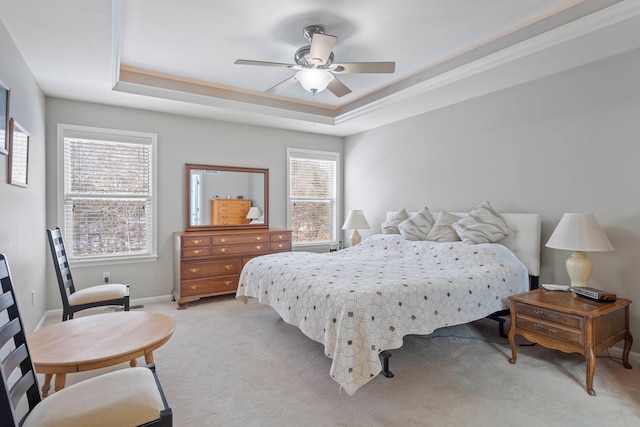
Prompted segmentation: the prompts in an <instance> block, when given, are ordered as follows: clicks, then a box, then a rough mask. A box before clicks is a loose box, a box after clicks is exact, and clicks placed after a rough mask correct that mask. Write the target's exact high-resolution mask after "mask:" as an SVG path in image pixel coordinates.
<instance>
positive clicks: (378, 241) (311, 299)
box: [236, 214, 540, 395]
mask: <svg viewBox="0 0 640 427" xmlns="http://www.w3.org/2000/svg"><path fill="white" fill-rule="evenodd" d="M388 215H392V214H388ZM502 217H503V218H504V221H505V222H506V223H507V224H508V225H509V227H510V229H511V233H510V234H509V235H508V236H507V237H505V238H503V239H502V240H500V241H498V242H497V243H481V244H468V243H465V242H445V243H439V242H434V241H412V240H407V239H405V238H404V237H403V236H401V235H398V234H376V235H373V236H371V237H369V238H367V239H366V240H364V241H363V242H362V243H361V244H359V245H357V246H355V247H352V248H348V249H343V250H341V251H338V252H332V253H324V254H318V253H310V252H287V253H279V254H272V255H265V256H261V257H258V258H254V259H252V260H250V261H249V262H248V263H247V264H246V265H245V267H244V268H243V270H242V273H241V276H240V280H239V286H238V291H237V294H236V298H238V299H239V300H241V301H243V302H245V303H246V302H247V301H248V298H257V300H258V301H259V302H260V303H262V304H269V305H270V306H271V307H273V308H274V309H275V310H276V311H277V312H278V314H279V315H280V316H281V317H282V319H283V320H284V321H285V322H287V323H290V324H292V325H295V326H297V327H298V328H299V329H300V330H301V331H302V332H303V333H304V334H305V335H307V336H308V337H309V338H311V339H313V340H315V341H317V342H319V343H322V344H323V345H324V351H325V354H326V356H328V357H329V358H331V359H332V364H331V369H330V372H329V373H330V376H331V378H333V379H334V380H335V381H336V382H337V383H338V384H339V385H340V386H341V387H342V388H343V389H344V390H345V391H346V393H347V394H349V395H353V394H354V393H355V392H356V390H358V389H359V388H360V387H362V386H363V385H365V384H366V383H368V382H369V381H371V380H372V379H373V378H375V377H376V376H377V375H378V374H379V373H380V372H381V371H382V370H383V361H382V360H381V357H380V355H381V354H384V353H386V351H387V350H391V349H397V348H399V347H401V346H402V343H403V337H404V336H406V335H412V334H415V335H425V334H429V333H431V332H433V331H434V330H435V329H438V328H441V327H445V326H452V325H457V324H463V323H468V322H472V321H475V320H478V319H481V318H484V317H487V316H489V315H491V314H493V313H496V312H501V311H504V310H506V309H507V308H508V297H509V296H510V295H514V294H517V293H521V292H525V291H527V290H528V289H530V287H531V284H530V283H531V280H532V277H533V278H535V277H537V276H538V275H539V268H540V261H539V253H540V216H539V215H537V214H502Z"/></svg>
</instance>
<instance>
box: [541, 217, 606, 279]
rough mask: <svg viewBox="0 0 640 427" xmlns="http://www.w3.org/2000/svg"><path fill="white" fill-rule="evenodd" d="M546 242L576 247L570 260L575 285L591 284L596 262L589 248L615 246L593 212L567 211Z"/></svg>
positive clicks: (568, 266)
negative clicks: (593, 260)
mask: <svg viewBox="0 0 640 427" xmlns="http://www.w3.org/2000/svg"><path fill="white" fill-rule="evenodd" d="M546 246H547V247H548V248H553V249H564V250H569V251H573V253H572V254H571V256H570V257H569V258H567V261H566V267H567V273H569V278H570V279H571V286H572V287H574V286H581V287H586V286H588V285H589V279H590V278H591V272H592V270H593V265H592V263H591V260H590V259H589V258H587V255H586V254H585V252H607V251H612V250H613V245H612V244H611V242H610V241H609V239H608V238H607V235H606V234H605V232H604V230H603V229H602V227H601V226H600V223H598V220H597V219H596V216H595V215H594V214H592V213H565V214H564V215H563V216H562V218H561V219H560V222H559V223H558V225H557V227H556V229H555V230H554V231H553V233H552V234H551V237H550V238H549V241H548V242H547V244H546Z"/></svg>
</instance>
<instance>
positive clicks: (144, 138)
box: [56, 123, 158, 267]
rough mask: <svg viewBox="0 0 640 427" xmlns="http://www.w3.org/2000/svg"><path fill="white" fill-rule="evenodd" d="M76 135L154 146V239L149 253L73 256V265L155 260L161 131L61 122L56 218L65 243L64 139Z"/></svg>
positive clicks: (152, 180)
mask: <svg viewBox="0 0 640 427" xmlns="http://www.w3.org/2000/svg"><path fill="white" fill-rule="evenodd" d="M65 137H73V138H78V139H96V140H104V141H112V142H122V143H134V144H147V145H149V146H150V147H151V165H150V166H151V191H150V193H151V195H150V199H151V209H152V212H151V220H150V221H151V224H149V225H150V227H151V242H150V248H149V252H148V253H145V254H127V255H99V256H90V257H73V258H72V257H71V256H69V263H70V264H71V265H81V266H84V267H90V266H99V265H108V264H128V263H138V262H153V261H157V259H158V232H157V230H158V218H157V215H158V190H157V188H158V186H157V182H158V180H157V170H158V168H157V164H158V159H157V155H158V154H157V152H158V150H157V142H158V135H157V134H155V133H149V132H136V131H129V130H120V129H108V128H99V127H93V126H80V125H72V124H65V123H58V128H57V147H56V149H57V171H58V172H57V197H56V199H57V200H56V202H57V206H56V222H57V224H59V227H60V229H61V230H62V235H63V236H64V239H65V245H66V246H67V247H69V245H70V244H71V243H67V241H68V237H67V233H66V229H65V228H66V218H65V161H64V160H65V159H64V156H65V154H64V139H65Z"/></svg>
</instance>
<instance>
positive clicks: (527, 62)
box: [0, 0, 640, 136]
mask: <svg viewBox="0 0 640 427" xmlns="http://www.w3.org/2000/svg"><path fill="white" fill-rule="evenodd" d="M639 16H640V0H624V1H621V0H584V1H581V0H517V1H513V0H477V1H469V0H398V1H393V2H392V1H388V0H349V1H345V0H324V1H320V0H315V1H313V0H250V1H231V0H218V1H215V0H214V1H206V0H180V1H176V0H129V1H126V2H125V1H124V0H92V1H87V0H56V1H50V0H30V1H24V0H0V19H1V20H2V22H3V23H4V25H5V26H6V28H7V29H8V31H9V33H10V35H11V37H12V38H13V40H14V42H15V43H16V45H17V46H18V48H19V49H20V51H21V53H22V54H23V56H24V59H25V61H26V62H27V64H28V65H29V67H30V69H31V70H32V72H33V74H34V75H35V78H36V79H37V80H38V82H39V84H40V86H41V88H42V90H43V91H44V93H45V94H46V95H48V96H54V97H61V98H69V99H77V100H82V101H89V102H98V103H105V104H109V105H121V106H128V107H133V108H143V109H149V110H154V111H163V112H171V113H178V114H186V115H193V116H198V117H207V118H214V119H221V120H230V121H238V122H243V123H252V124H258V125H265V126H276V127H282V128H287V129H297V130H303V131H309V132H318V133H326V134H333V135H343V136H344V135H350V134H353V133H357V132H361V131H363V130H366V129H371V128H373V127H376V126H380V125H382V124H386V123H390V122H393V121H395V120H399V119H402V118H405V117H408V116H411V115H415V114H420V113H422V112H425V111H429V110H432V109H435V108H440V107H443V106H446V105H450V104H452V103H455V102H459V101H462V100H464V99H469V98H471V97H474V96H479V95H482V94H484V93H489V92H491V91H494V90H499V89H502V88H505V87H508V86H511V85H514V84H519V83H523V82H526V81H529V80H532V79H535V78H539V77H542V76H545V75H549V74H552V73H554V72H558V71H562V70H564V69H568V68H571V67H574V66H578V65H582V64H584V63H588V62H591V61H594V60H598V59H601V58H605V57H607V56H610V55H614V54H617V53H621V52H624V51H628V50H631V49H635V48H638V47H640V30H639V28H640V25H639V22H638V20H639V18H638V17H639ZM314 24H321V25H323V26H324V27H325V28H326V33H327V34H331V35H335V36H337V38H338V40H337V44H336V46H335V48H334V49H333V52H334V55H335V62H360V61H395V62H396V72H395V73H394V74H344V75H340V76H339V78H340V80H341V81H342V82H343V83H344V84H346V85H347V86H348V87H349V88H350V89H352V93H351V94H349V95H346V96H344V97H341V98H338V97H335V96H334V95H333V94H331V93H330V92H329V91H324V92H320V93H318V94H316V95H315V98H314V96H313V95H312V94H311V93H310V92H306V91H305V90H304V89H303V88H302V87H301V86H299V85H298V84H296V85H294V86H292V87H290V88H288V89H287V90H286V91H284V92H283V93H280V94H278V96H276V95H272V94H265V93H264V91H265V90H266V89H268V88H269V87H271V86H273V85H275V84H276V83H278V82H280V81H282V80H285V79H287V78H289V77H290V76H291V75H293V71H292V70H290V69H288V68H275V67H258V66H247V65H234V63H233V62H234V61H235V60H236V59H252V60H261V61H273V62H283V63H293V55H294V53H295V51H296V50H297V49H298V48H300V47H302V46H304V45H307V44H309V43H308V42H307V40H306V39H305V38H304V37H303V35H302V29H303V28H304V27H305V26H307V25H314Z"/></svg>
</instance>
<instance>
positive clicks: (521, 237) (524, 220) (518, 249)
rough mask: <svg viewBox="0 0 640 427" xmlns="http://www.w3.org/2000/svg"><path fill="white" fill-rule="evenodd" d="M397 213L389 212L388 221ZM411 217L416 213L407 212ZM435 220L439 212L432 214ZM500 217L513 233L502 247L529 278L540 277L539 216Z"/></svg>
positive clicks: (507, 215)
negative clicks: (514, 258) (512, 254)
mask: <svg viewBox="0 0 640 427" xmlns="http://www.w3.org/2000/svg"><path fill="white" fill-rule="evenodd" d="M396 213H397V212H387V219H388V218H390V217H391V216H392V215H394V214H396ZM407 213H408V214H409V216H411V215H412V214H414V213H415V212H407ZM451 213H452V214H454V215H458V216H464V215H467V213H466V212H451ZM432 215H433V217H434V218H437V217H438V212H432ZM500 215H502V217H503V218H504V220H505V221H506V222H507V224H508V225H509V227H510V228H511V230H513V232H512V233H511V234H510V235H508V236H507V237H505V238H504V239H502V240H500V241H498V242H497V243H500V244H501V245H504V246H506V247H507V248H509V249H511V251H512V252H513V253H514V254H515V255H516V256H517V257H518V259H519V260H520V261H522V263H523V264H524V265H525V266H526V267H527V270H529V276H534V277H538V276H540V239H541V236H540V227H541V225H540V224H541V220H540V215H539V214H534V213H502V212H500Z"/></svg>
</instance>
